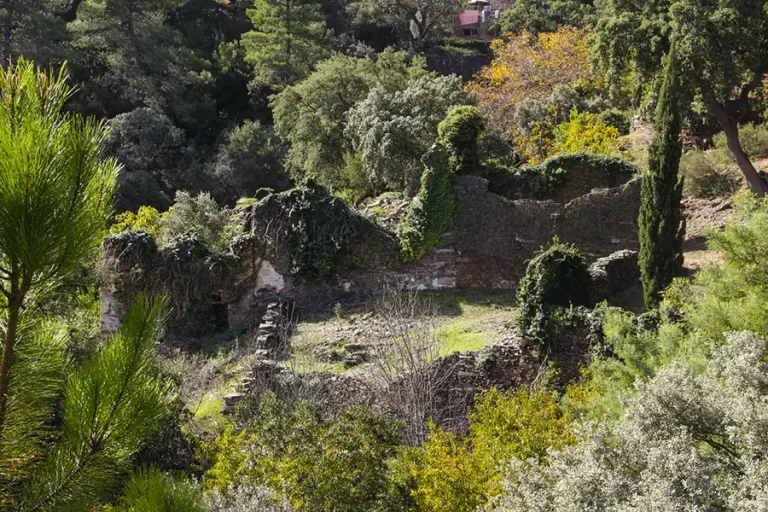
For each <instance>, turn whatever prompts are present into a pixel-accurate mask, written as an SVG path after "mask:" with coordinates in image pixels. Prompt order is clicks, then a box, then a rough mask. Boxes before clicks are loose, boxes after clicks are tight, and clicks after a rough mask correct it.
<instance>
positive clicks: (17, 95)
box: [0, 59, 117, 474]
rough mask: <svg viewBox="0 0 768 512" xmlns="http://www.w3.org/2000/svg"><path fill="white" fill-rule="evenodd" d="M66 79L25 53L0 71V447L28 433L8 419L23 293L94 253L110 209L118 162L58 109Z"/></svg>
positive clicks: (92, 125) (46, 286)
mask: <svg viewBox="0 0 768 512" xmlns="http://www.w3.org/2000/svg"><path fill="white" fill-rule="evenodd" d="M66 78H67V76H66V72H65V69H64V68H62V69H61V70H60V71H59V73H58V74H55V73H54V72H53V70H48V71H45V70H41V69H37V68H35V66H34V65H33V64H32V63H30V62H28V61H26V60H24V59H20V60H19V61H18V63H17V64H16V65H13V66H9V67H8V68H7V69H0V98H1V99H2V101H0V157H2V158H0V162H2V163H0V269H2V270H1V271H0V292H2V297H1V298H0V306H2V315H1V318H0V325H2V338H3V348H2V363H1V364H0V445H9V444H12V443H14V442H18V443H20V446H21V445H24V444H26V443H25V441H24V440H23V437H24V436H25V435H28V434H27V432H26V431H25V430H23V429H22V430H21V431H19V430H18V429H16V428H14V425H13V421H14V420H13V419H12V416H13V415H14V409H13V408H14V407H24V405H23V404H19V403H18V402H17V398H22V396H23V395H22V396H18V397H17V396H16V395H17V391H16V390H15V389H14V388H13V386H14V384H15V382H14V380H15V379H14V378H13V374H14V373H15V368H14V358H15V353H16V352H17V351H19V350H20V351H21V353H22V354H23V353H24V351H25V350H26V349H25V348H24V347H21V349H19V346H18V345H19V343H22V344H23V343H24V342H25V336H27V335H28V334H31V333H28V334H25V332H24V329H25V328H26V327H27V325H25V323H26V321H27V320H26V318H25V317H28V316H29V314H28V313H29V311H28V310H27V307H28V302H29V297H31V296H33V297H35V300H36V301H41V300H44V299H45V297H46V295H47V294H49V293H51V291H52V290H54V289H55V288H56V286H58V285H60V284H61V283H62V282H63V281H64V280H65V279H66V278H68V277H70V276H71V275H72V274H74V273H75V271H76V270H78V269H79V268H80V265H81V264H82V262H83V260H85V259H86V258H88V257H90V256H92V255H94V253H95V252H96V250H97V248H98V247H99V243H100V241H101V237H102V235H103V233H104V228H105V224H106V219H107V218H108V216H109V215H110V214H111V211H112V195H113V193H114V186H115V180H116V176H117V165H116V164H115V162H114V161H112V160H109V159H105V158H103V156H102V149H103V146H104V141H105V138H106V132H105V130H104V127H103V125H102V124H101V123H97V122H96V121H95V120H93V119H87V120H84V119H82V118H81V117H80V116H76V115H68V114H65V113H63V112H62V109H63V107H64V103H65V102H66V100H67V98H68V96H69V93H70V89H69V86H68V85H67V83H66ZM29 353H32V352H29ZM22 361H23V359H22ZM17 362H18V361H17ZM41 366H43V367H44V366H46V363H45V362H44V360H43V361H41ZM22 391H23V388H20V389H19V392H20V393H21V392H22ZM47 398H48V397H47V396H46V394H45V392H44V391H43V392H42V393H41V400H42V402H43V403H45V402H46V400H47ZM33 416H34V415H33ZM6 421H9V422H10V423H8V424H6ZM35 425H36V423H35V422H34V421H33V422H31V425H30V426H31V427H34V426H35ZM16 427H18V425H16ZM34 435H36V434H34ZM4 460H6V461H7V459H4ZM7 462H12V461H7ZM0 474H3V472H2V471H0Z"/></svg>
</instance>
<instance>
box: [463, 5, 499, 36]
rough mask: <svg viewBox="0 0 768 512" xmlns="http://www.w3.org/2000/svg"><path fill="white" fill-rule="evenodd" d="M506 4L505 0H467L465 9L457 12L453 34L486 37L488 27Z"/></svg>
mask: <svg viewBox="0 0 768 512" xmlns="http://www.w3.org/2000/svg"><path fill="white" fill-rule="evenodd" d="M507 6H508V1H505V0H469V5H468V6H467V10H466V11H464V12H462V13H461V14H459V19H458V22H457V23H456V26H455V27H454V35H456V37H461V38H465V39H488V27H489V26H490V24H491V22H492V21H493V20H495V19H498V18H499V13H500V12H501V10H502V9H504V8H506V7H507ZM494 7H495V9H494Z"/></svg>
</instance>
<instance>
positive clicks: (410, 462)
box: [394, 387, 576, 512]
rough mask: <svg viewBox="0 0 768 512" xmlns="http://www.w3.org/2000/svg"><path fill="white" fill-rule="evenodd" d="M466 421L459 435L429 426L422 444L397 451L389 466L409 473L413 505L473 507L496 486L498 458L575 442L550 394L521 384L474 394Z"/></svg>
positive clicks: (452, 510)
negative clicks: (466, 428)
mask: <svg viewBox="0 0 768 512" xmlns="http://www.w3.org/2000/svg"><path fill="white" fill-rule="evenodd" d="M469 424H470V427H469V435H468V436H467V437H466V438H465V439H463V440H462V439H459V438H458V437H457V436H456V435H454V434H452V433H449V432H446V431H444V430H442V429H440V428H437V427H435V426H434V425H432V426H431V427H430V436H429V439H428V440H427V441H426V442H425V443H424V445H423V446H421V447H420V448H417V449H406V450H403V451H401V452H400V453H399V454H398V460H397V462H396V464H395V465H394V466H395V468H396V471H397V472H399V473H405V474H407V475H408V476H409V477H410V480H411V481H412V487H413V489H412V491H411V494H412V496H413V499H414V501H415V503H416V506H417V510H419V511H423V512H463V511H466V510H476V509H477V507H478V506H482V505H483V504H484V503H486V502H487V501H488V499H489V498H492V497H493V496H495V495H496V494H498V493H499V492H500V490H501V488H500V483H501V476H502V475H501V474H500V473H499V471H498V467H497V466H498V464H499V462H500V461H507V460H509V459H510V458H518V459H521V460H526V459H528V458H531V457H533V458H542V459H543V458H546V456H547V450H548V449H549V448H553V449H562V448H564V447H565V446H567V445H570V444H572V443H574V442H575V441H576V439H575V437H574V435H573V434H572V433H571V422H570V420H568V419H567V418H566V417H565V416H564V415H563V413H562V411H561V410H560V408H559V406H558V404H557V402H556V401H555V400H554V398H553V396H552V395H551V394H549V393H546V392H543V391H529V390H528V389H526V388H524V387H521V388H518V389H516V390H510V391H507V392H501V391H498V390H496V389H491V390H490V391H488V392H487V393H486V394H484V395H482V396H479V397H478V399H477V402H476V404H475V407H474V409H473V411H472V413H471V414H470V416H469Z"/></svg>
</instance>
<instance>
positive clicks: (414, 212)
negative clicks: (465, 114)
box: [400, 144, 456, 261]
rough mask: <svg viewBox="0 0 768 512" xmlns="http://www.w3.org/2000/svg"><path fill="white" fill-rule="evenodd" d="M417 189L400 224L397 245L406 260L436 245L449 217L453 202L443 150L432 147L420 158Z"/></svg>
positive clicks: (417, 256) (449, 219)
mask: <svg viewBox="0 0 768 512" xmlns="http://www.w3.org/2000/svg"><path fill="white" fill-rule="evenodd" d="M422 161H423V162H424V165H425V167H424V172H423V173H422V174H421V187H420V188H419V192H418V193H417V194H416V196H415V197H414V198H413V200H412V201H411V204H410V205H409V207H408V212H407V213H406V215H405V217H404V218H403V221H402V223H401V224H400V246H401V248H402V251H403V254H404V255H405V257H406V259H409V260H413V261H415V260H418V259H421V257H422V256H424V254H426V252H427V251H428V250H429V249H430V248H431V247H434V246H436V245H437V243H438V241H439V240H440V235H442V234H443V233H444V232H445V230H446V229H448V226H449V225H450V222H451V219H452V218H453V212H454V209H455V203H456V199H455V197H454V193H453V189H452V187H451V178H452V174H453V173H452V172H451V165H450V161H449V157H448V155H447V153H446V151H445V149H444V148H443V147H442V146H441V145H439V144H435V145H433V146H432V147H431V148H430V150H429V151H428V152H427V154H426V155H424V158H423V159H422Z"/></svg>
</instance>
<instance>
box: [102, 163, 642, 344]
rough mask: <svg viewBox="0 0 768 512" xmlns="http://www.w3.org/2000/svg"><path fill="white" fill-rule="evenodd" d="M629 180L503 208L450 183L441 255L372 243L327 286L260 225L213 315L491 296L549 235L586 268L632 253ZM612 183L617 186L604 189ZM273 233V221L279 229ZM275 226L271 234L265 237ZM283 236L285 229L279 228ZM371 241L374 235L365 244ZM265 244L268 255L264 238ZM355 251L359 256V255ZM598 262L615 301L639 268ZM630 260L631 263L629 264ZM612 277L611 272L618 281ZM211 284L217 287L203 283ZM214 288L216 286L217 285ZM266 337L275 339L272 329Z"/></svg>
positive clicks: (635, 196)
mask: <svg viewBox="0 0 768 512" xmlns="http://www.w3.org/2000/svg"><path fill="white" fill-rule="evenodd" d="M624 179H626V180H628V181H626V182H624V183H621V184H619V185H616V186H613V187H611V188H597V189H592V190H590V191H589V192H587V193H586V194H584V195H580V196H578V197H576V198H575V199H571V200H568V201H567V202H556V201H553V200H544V201H535V200H529V199H518V200H510V199H506V198H504V197H501V196H498V195H496V194H493V193H491V192H489V191H488V181H486V180H485V179H483V178H480V177H476V176H462V177H459V178H457V180H456V185H455V191H456V195H457V199H458V207H457V212H456V215H455V217H454V220H453V222H452V225H451V228H450V230H449V231H448V232H446V233H445V234H444V235H443V236H442V237H441V243H440V245H439V246H438V247H435V248H433V249H431V250H430V251H429V252H428V253H427V254H426V255H425V256H424V257H423V258H422V259H421V260H420V261H417V262H404V261H403V260H402V258H401V257H400V254H399V251H398V248H397V246H396V244H391V243H390V244H389V245H388V244H386V243H380V242H381V240H370V241H369V242H370V243H371V244H374V245H372V247H373V248H371V247H369V248H368V252H367V253H365V252H364V249H360V248H353V249H352V252H353V254H357V253H358V252H359V253H364V254H365V257H364V258H363V257H361V258H360V260H362V261H364V264H363V265H359V266H357V267H356V268H346V269H340V270H338V271H337V272H336V273H335V274H334V275H332V276H331V277H330V278H329V279H325V280H322V281H320V280H314V281H308V280H306V279H300V278H298V277H297V276H295V275H293V273H292V271H291V261H290V257H289V254H288V247H287V243H286V241H285V239H286V238H287V237H286V236H285V234H284V233H281V232H275V231H274V224H276V223H275V222H273V221H274V220H275V219H271V218H270V219H259V218H258V216H256V218H254V219H252V220H251V221H250V225H249V226H246V228H247V231H249V233H250V243H248V244H244V245H243V246H242V247H241V248H240V249H239V252H238V253H237V254H236V260H239V264H238V265H239V270H237V269H235V271H234V279H233V282H232V283H231V286H228V289H226V290H224V289H221V290H218V289H212V290H211V292H212V293H213V295H214V296H215V299H213V300H212V299H211V298H210V297H208V298H207V299H206V298H201V299H206V300H208V301H209V302H211V304H212V306H211V309H212V310H214V309H215V310H216V311H219V309H220V310H221V311H222V314H223V320H222V321H221V322H220V324H222V325H223V326H224V327H226V326H229V327H242V328H249V329H253V328H257V327H258V326H259V324H260V323H262V320H263V317H264V315H265V314H268V310H269V308H270V307H271V306H270V305H271V304H278V303H288V302H291V303H295V304H296V307H298V308H299V309H301V310H304V311H306V310H313V309H326V310H327V309H328V308H330V307H331V306H332V305H333V304H334V303H335V302H337V301H339V300H351V299H354V298H355V297H359V298H364V297H367V296H370V295H373V294H376V293H379V292H381V291H382V290H385V289H409V290H493V289H514V288H515V287H516V285H517V282H518V280H519V279H520V278H521V277H522V276H523V274H524V272H525V268H526V265H527V262H528V261H529V260H530V259H531V258H532V257H533V255H534V254H535V253H536V251H537V250H538V249H539V248H540V247H542V246H544V245H546V244H548V243H549V242H550V241H551V240H552V238H553V237H554V236H557V237H558V238H559V239H560V240H561V241H563V242H570V243H573V244H575V245H576V247H578V248H579V249H580V250H581V251H582V252H583V253H584V254H585V256H586V257H587V259H588V260H589V262H590V263H592V262H595V261H597V260H599V259H600V258H603V257H606V256H608V255H610V254H612V253H614V252H616V251H618V250H630V251H632V250H637V249H638V247H639V243H638V229H637V216H638V211H639V207H640V179H639V178H631V177H630V176H627V177H625V178H624ZM585 183H586V182H584V181H583V180H581V181H579V180H575V181H574V184H573V187H575V189H574V190H571V191H569V190H558V191H557V194H556V195H557V196H558V197H560V198H568V197H570V196H573V195H575V194H576V193H580V192H582V191H584V190H586V189H587V187H588V186H591V185H592V184H593V183H592V182H590V183H586V184H585ZM611 184H614V183H611ZM277 225H279V223H277ZM269 227H271V228H272V230H273V231H272V232H267V231H265V230H267V229H269ZM280 229H289V227H281V228H280ZM372 238H375V237H372ZM266 239H269V248H267V247H266V246H265V245H264V244H263V243H262V240H266ZM358 249H360V250H359V251H358ZM115 253H116V251H107V250H105V255H106V258H107V262H106V267H107V269H108V270H109V269H113V271H112V273H113V277H120V272H121V269H122V266H121V265H119V264H117V263H116V262H115V261H110V259H114V258H116V257H117V256H115ZM622 254H623V255H622V256H620V257H619V256H613V257H612V259H611V260H609V261H606V262H603V263H600V265H601V267H600V268H602V270H600V269H599V268H596V269H595V271H594V272H595V274H594V275H596V276H598V275H601V272H603V271H607V270H608V269H611V270H613V269H614V268H615V269H618V270H617V271H620V273H621V275H622V277H621V279H618V280H616V278H615V277H612V278H611V279H612V280H611V281H605V279H603V280H602V281H600V287H599V290H600V292H599V293H600V294H602V295H605V294H607V293H614V292H616V291H619V290H618V288H620V287H623V286H625V285H627V284H628V282H629V281H632V280H633V279H635V277H636V275H637V273H636V272H635V270H634V268H635V266H636V262H633V260H632V258H631V257H629V259H627V257H628V254H629V253H622ZM635 261H636V260H635ZM615 274H616V272H612V274H611V275H612V276H615ZM209 281H210V282H211V283H212V286H213V285H215V284H216V283H219V284H220V283H221V282H223V281H221V280H219V279H216V278H210V279H209ZM220 286H221V284H220ZM123 302H124V301H123V300H122V297H119V296H117V295H116V293H115V292H114V287H111V286H104V287H103V291H102V329H103V330H104V331H105V332H112V331H114V330H115V329H116V328H117V327H118V326H119V323H120V316H121V314H122V312H124V309H125V308H124V304H123ZM264 325H265V326H264V328H263V332H262V333H261V334H260V336H259V337H260V338H261V339H262V342H263V344H264V346H265V347H267V349H268V350H278V351H279V350H281V349H280V348H275V347H273V346H272V344H273V341H274V339H276V338H275V335H274V332H273V329H274V328H273V327H271V321H270V320H269V318H268V319H267V321H266V322H265V323H264ZM270 329H272V331H271V330H270Z"/></svg>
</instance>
